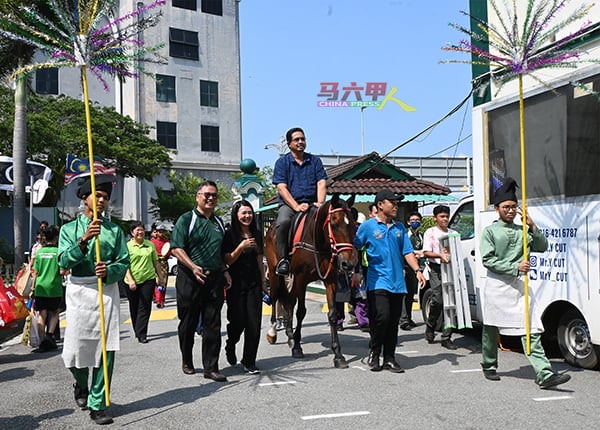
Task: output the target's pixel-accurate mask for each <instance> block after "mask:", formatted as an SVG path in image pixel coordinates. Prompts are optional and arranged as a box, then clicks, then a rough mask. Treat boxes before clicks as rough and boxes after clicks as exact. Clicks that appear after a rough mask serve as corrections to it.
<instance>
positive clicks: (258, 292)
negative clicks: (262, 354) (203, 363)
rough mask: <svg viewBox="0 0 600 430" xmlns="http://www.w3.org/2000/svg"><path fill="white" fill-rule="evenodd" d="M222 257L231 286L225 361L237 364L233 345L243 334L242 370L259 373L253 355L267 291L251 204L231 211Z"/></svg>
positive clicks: (256, 349)
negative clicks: (227, 266) (263, 297)
mask: <svg viewBox="0 0 600 430" xmlns="http://www.w3.org/2000/svg"><path fill="white" fill-rule="evenodd" d="M222 251H223V256H224V260H225V263H226V264H228V265H229V266H230V267H229V274H230V275H231V280H232V285H231V288H230V289H229V290H227V320H228V324H227V342H226V344H225V353H226V356H227V362H228V363H229V364H230V365H232V366H234V365H235V364H236V363H237V357H236V355H235V345H236V344H237V342H238V341H239V340H240V337H241V335H242V332H244V352H243V355H242V360H241V363H242V364H243V365H244V371H245V372H248V373H250V374H257V373H260V370H259V369H258V368H257V367H256V353H257V351H258V342H259V339H260V323H261V319H262V292H263V291H265V292H266V285H265V273H264V267H263V261H262V260H263V239H262V235H261V234H260V233H259V231H258V228H257V226H256V222H255V217H254V210H253V208H252V205H251V204H250V203H249V202H248V201H246V200H241V201H238V202H236V203H235V204H234V205H233V208H232V209H231V227H230V228H229V230H227V232H226V233H225V238H224V240H223V248H222Z"/></svg>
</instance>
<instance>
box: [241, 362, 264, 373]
mask: <svg viewBox="0 0 600 430" xmlns="http://www.w3.org/2000/svg"><path fill="white" fill-rule="evenodd" d="M244 372H246V373H249V374H250V375H258V374H259V373H260V369H259V368H258V367H256V366H255V365H254V364H250V365H249V366H246V365H244Z"/></svg>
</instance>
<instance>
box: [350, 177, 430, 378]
mask: <svg viewBox="0 0 600 430" xmlns="http://www.w3.org/2000/svg"><path fill="white" fill-rule="evenodd" d="M403 197H404V196H402V195H400V194H396V193H393V192H392V191H390V190H387V189H386V190H381V191H379V192H378V193H377V195H376V196H375V204H376V205H377V215H376V216H375V217H373V218H370V219H368V220H367V221H365V222H364V223H362V224H361V225H360V227H359V228H358V231H357V232H356V237H355V239H354V247H355V248H356V249H358V250H360V249H362V248H363V247H364V248H365V253H366V256H367V261H368V263H369V264H368V271H367V300H368V303H369V323H370V333H371V339H370V341H369V358H368V362H367V365H368V366H369V368H370V369H371V370H372V371H374V372H377V371H380V370H382V369H386V370H390V371H391V372H395V373H402V372H404V369H402V367H401V366H400V365H399V364H398V363H397V362H396V359H395V355H396V343H397V340H398V322H399V321H400V314H401V312H402V301H403V299H404V295H405V294H406V283H405V281H404V264H402V261H403V259H405V260H406V263H407V264H408V266H409V267H410V269H411V270H413V271H414V272H415V273H416V275H417V279H418V281H419V284H420V285H424V284H425V278H424V277H423V273H422V272H421V269H420V268H419V263H418V261H417V258H416V257H415V255H414V253H413V247H412V244H411V242H410V239H409V237H408V233H407V231H406V228H405V227H404V225H403V223H402V222H398V221H396V217H397V215H398V202H399V201H400V200H402V199H403ZM382 349H383V366H382V365H381V363H380V360H379V357H380V355H381V351H382Z"/></svg>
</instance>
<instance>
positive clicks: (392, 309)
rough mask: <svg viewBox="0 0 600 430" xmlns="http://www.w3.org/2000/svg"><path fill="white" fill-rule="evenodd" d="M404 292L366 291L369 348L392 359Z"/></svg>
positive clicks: (385, 357)
mask: <svg viewBox="0 0 600 430" xmlns="http://www.w3.org/2000/svg"><path fill="white" fill-rule="evenodd" d="M404 296H405V294H396V293H390V292H389V291H386V290H372V291H368V292H367V300H368V301H369V325H370V331H371V340H370V342H369V349H370V350H371V352H373V353H375V354H381V349H382V347H383V358H384V360H385V359H394V358H395V354H396V343H397V342H398V322H399V321H400V313H401V312H402V301H403V300H404Z"/></svg>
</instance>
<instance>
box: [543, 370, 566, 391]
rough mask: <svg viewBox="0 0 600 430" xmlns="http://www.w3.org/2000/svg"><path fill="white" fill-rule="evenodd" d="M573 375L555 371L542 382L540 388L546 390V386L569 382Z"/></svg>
mask: <svg viewBox="0 0 600 430" xmlns="http://www.w3.org/2000/svg"><path fill="white" fill-rule="evenodd" d="M570 379H571V377H570V376H569V375H567V374H565V373H562V374H559V373H555V374H554V375H552V376H551V377H549V378H548V379H546V380H545V381H544V382H542V383H541V384H540V388H541V389H542V390H545V389H546V388H550V387H556V386H557V385H560V384H564V383H565V382H569V380H570Z"/></svg>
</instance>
